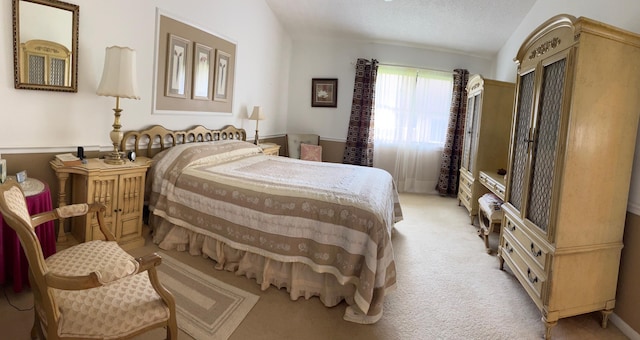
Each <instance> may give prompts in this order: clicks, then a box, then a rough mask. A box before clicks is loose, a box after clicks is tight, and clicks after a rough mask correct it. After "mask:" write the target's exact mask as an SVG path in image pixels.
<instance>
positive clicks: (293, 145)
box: [285, 133, 320, 159]
mask: <svg viewBox="0 0 640 340" xmlns="http://www.w3.org/2000/svg"><path fill="white" fill-rule="evenodd" d="M285 139H286V140H287V156H289V158H298V159H299V158H300V144H311V145H320V136H319V135H316V134H312V133H288V134H287V135H286V136H285Z"/></svg>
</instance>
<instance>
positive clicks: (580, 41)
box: [498, 15, 640, 339]
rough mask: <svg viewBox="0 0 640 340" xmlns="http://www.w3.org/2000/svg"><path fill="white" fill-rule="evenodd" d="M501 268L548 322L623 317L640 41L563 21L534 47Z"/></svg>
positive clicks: (529, 46) (520, 98) (525, 51)
mask: <svg viewBox="0 0 640 340" xmlns="http://www.w3.org/2000/svg"><path fill="white" fill-rule="evenodd" d="M516 63H517V65H518V79H517V94H516V104H515V105H516V112H515V116H514V121H513V128H512V139H511V146H510V154H509V167H508V172H507V175H508V177H507V182H506V184H507V187H506V190H507V192H506V195H505V197H506V202H505V204H504V205H503V209H504V212H505V218H504V222H503V228H502V233H501V235H500V246H499V253H498V255H499V258H500V266H501V268H502V266H503V264H504V263H506V264H507V266H509V268H510V269H511V271H512V272H513V273H514V275H515V276H516V277H517V279H518V280H519V281H520V283H521V284H522V286H523V287H524V288H525V290H526V291H527V293H528V294H529V296H530V297H531V298H532V299H533V301H534V302H535V304H536V305H537V306H538V308H539V309H540V311H541V313H542V320H543V321H544V322H545V326H546V327H545V328H546V330H545V338H547V339H549V338H550V336H551V327H552V326H554V325H555V324H556V323H557V321H558V319H560V318H564V317H570V316H574V315H578V314H583V313H589V312H594V311H602V316H603V319H602V326H603V327H606V325H607V319H608V315H609V314H610V313H611V312H612V311H613V308H614V306H615V298H616V284H617V279H618V267H619V263H620V253H621V249H622V236H623V229H624V224H625V217H626V210H627V197H628V194H629V183H630V177H631V168H632V165H633V159H634V150H635V141H636V133H637V127H638V113H639V111H638V107H640V96H639V95H638V94H639V93H640V36H639V35H636V34H633V33H630V32H627V31H623V30H620V29H617V28H614V27H611V26H609V25H606V24H603V23H600V22H596V21H593V20H590V19H587V18H578V19H576V18H574V17H572V16H568V15H559V16H556V17H553V18H551V19H549V20H548V21H547V22H545V23H544V24H542V25H541V26H540V27H539V28H537V29H536V30H535V31H534V32H533V33H531V34H530V35H529V37H528V38H527V39H526V40H525V41H524V43H523V44H522V46H521V48H520V50H519V51H518V54H517V57H516Z"/></svg>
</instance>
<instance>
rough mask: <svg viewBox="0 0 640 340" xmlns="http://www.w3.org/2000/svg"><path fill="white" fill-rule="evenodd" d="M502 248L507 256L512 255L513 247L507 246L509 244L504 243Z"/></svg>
mask: <svg viewBox="0 0 640 340" xmlns="http://www.w3.org/2000/svg"><path fill="white" fill-rule="evenodd" d="M504 247H505V249H506V250H507V253H509V254H511V253H513V247H511V246H509V242H505V243H504Z"/></svg>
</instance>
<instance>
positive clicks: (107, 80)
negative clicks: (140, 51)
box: [96, 46, 140, 99]
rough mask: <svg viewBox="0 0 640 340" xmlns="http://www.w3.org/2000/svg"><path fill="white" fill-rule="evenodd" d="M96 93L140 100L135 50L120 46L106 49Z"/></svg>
mask: <svg viewBox="0 0 640 340" xmlns="http://www.w3.org/2000/svg"><path fill="white" fill-rule="evenodd" d="M96 93H97V94H98V95H100V96H109V97H120V98H129V99H140V97H139V96H138V81H137V79H136V51H135V50H133V49H131V48H129V47H120V46H111V47H107V49H106V54H105V58H104V69H103V70H102V80H100V85H99V86H98V90H97V91H96Z"/></svg>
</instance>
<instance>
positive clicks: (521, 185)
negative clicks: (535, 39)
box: [508, 57, 567, 233]
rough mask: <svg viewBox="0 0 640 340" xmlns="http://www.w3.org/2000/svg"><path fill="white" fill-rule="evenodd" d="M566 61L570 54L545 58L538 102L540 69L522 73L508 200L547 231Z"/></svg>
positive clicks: (523, 214) (536, 224)
mask: <svg viewBox="0 0 640 340" xmlns="http://www.w3.org/2000/svg"><path fill="white" fill-rule="evenodd" d="M566 64H567V58H566V57H565V58H562V59H559V60H555V61H552V62H549V63H544V62H543V66H542V69H541V73H542V76H541V79H540V80H539V81H540V83H541V84H540V85H539V86H540V95H539V97H538V98H537V99H538V102H537V103H535V100H536V98H535V91H536V88H537V87H538V86H536V79H535V78H536V72H535V71H533V70H532V71H531V72H528V73H526V74H523V75H522V76H521V77H520V91H519V100H518V111H517V112H518V113H517V116H516V122H515V124H516V126H515V136H514V141H513V143H514V150H513V152H514V155H513V163H512V169H511V176H510V185H511V186H510V194H509V198H508V202H509V203H510V204H511V205H512V206H513V207H514V208H516V210H518V211H519V212H520V215H521V217H522V218H525V219H527V220H529V221H531V222H532V223H533V224H534V225H535V226H536V227H538V228H539V229H540V230H541V231H543V232H545V233H546V232H547V231H548V230H549V225H550V223H551V222H550V221H551V210H552V204H551V202H552V198H553V197H552V196H553V186H554V183H555V181H556V176H555V173H556V166H557V164H556V163H557V162H558V146H559V145H558V140H559V138H560V131H561V126H560V123H561V118H562V102H563V95H564V92H565V91H564V83H565V74H566ZM534 105H535V107H534Z"/></svg>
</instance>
